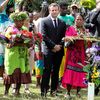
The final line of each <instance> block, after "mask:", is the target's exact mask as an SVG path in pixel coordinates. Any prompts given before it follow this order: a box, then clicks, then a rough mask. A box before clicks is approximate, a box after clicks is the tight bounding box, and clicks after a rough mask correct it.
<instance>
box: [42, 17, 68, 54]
mask: <svg viewBox="0 0 100 100" xmlns="http://www.w3.org/2000/svg"><path fill="white" fill-rule="evenodd" d="M57 19H58V18H57ZM65 31H66V24H65V23H64V22H63V21H62V20H60V19H58V28H57V31H56V30H55V28H54V25H53V22H52V19H51V17H50V16H48V17H45V18H43V19H42V21H41V33H42V34H43V41H44V42H45V44H46V46H47V48H48V50H49V51H51V49H53V48H54V46H55V45H56V44H61V45H63V42H62V38H63V37H64V36H65ZM59 52H62V54H64V50H63V47H62V49H61V50H60V51H59Z"/></svg>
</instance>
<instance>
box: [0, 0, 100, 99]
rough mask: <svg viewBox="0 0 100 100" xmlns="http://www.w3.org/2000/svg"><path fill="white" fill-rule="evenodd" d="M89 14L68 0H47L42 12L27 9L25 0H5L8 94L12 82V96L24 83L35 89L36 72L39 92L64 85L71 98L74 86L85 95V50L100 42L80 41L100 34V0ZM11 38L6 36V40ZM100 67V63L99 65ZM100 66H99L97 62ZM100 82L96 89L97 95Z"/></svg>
mask: <svg viewBox="0 0 100 100" xmlns="http://www.w3.org/2000/svg"><path fill="white" fill-rule="evenodd" d="M96 2H97V3H96V8H95V10H93V11H91V12H90V13H89V14H88V15H87V16H84V15H82V14H81V13H80V10H79V7H78V5H77V4H72V5H71V6H70V10H69V7H68V3H67V2H64V1H62V2H60V3H51V4H50V5H49V4H48V3H45V4H44V5H42V8H41V11H40V12H39V11H37V10H34V11H32V12H28V11H27V7H25V6H24V5H23V3H22V4H21V5H20V6H18V5H17V6H18V7H17V10H16V9H15V8H16V5H15V0H1V1H0V3H1V4H0V36H2V35H3V36H5V42H4V41H3V42H2V37H0V38H1V39H0V76H1V77H3V80H4V87H5V90H4V95H8V93H9V88H10V87H12V89H13V91H12V93H13V95H16V96H17V95H19V94H20V88H21V84H24V85H25V93H30V90H29V84H31V83H32V80H31V78H32V74H33V73H34V69H35V75H36V80H37V81H36V87H37V88H38V87H39V88H40V95H41V96H42V97H46V94H47V93H48V91H49V90H50V95H51V96H57V93H59V92H61V91H60V90H59V87H60V85H62V86H63V87H64V88H66V94H65V95H64V96H65V97H66V98H68V99H71V93H70V92H71V89H72V88H74V89H76V96H77V97H81V93H80V90H81V88H87V85H86V84H84V78H86V72H84V70H83V67H84V66H85V65H86V62H85V61H86V60H87V55H86V49H87V48H90V47H91V46H92V44H95V45H96V46H98V47H99V45H100V44H99V43H100V42H95V41H89V40H88V41H85V40H84V39H83V40H76V38H77V37H78V38H83V37H84V36H85V37H99V31H100V28H99V26H100V20H99V15H100V7H99V6H98V5H100V0H96ZM6 39H7V40H6ZM99 66H100V65H99ZM98 68H99V67H98ZM99 87H100V85H98V87H96V89H95V94H96V95H98V92H99Z"/></svg>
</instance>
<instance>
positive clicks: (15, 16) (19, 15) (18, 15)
mask: <svg viewBox="0 0 100 100" xmlns="http://www.w3.org/2000/svg"><path fill="white" fill-rule="evenodd" d="M27 18H28V15H27V13H26V12H14V13H12V14H11V15H10V19H11V20H13V21H16V20H17V21H20V20H25V19H27Z"/></svg>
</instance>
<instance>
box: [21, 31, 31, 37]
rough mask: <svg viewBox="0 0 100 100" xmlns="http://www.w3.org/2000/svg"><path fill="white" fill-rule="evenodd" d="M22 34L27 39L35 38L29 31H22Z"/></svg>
mask: <svg viewBox="0 0 100 100" xmlns="http://www.w3.org/2000/svg"><path fill="white" fill-rule="evenodd" d="M21 34H22V35H23V36H25V37H27V38H32V36H33V34H32V32H29V31H27V30H22V31H21Z"/></svg>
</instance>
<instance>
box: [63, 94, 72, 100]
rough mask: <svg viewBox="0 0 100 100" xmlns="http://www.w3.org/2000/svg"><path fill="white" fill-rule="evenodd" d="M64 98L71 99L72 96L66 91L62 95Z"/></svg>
mask: <svg viewBox="0 0 100 100" xmlns="http://www.w3.org/2000/svg"><path fill="white" fill-rule="evenodd" d="M64 98H66V99H67V100H71V99H72V97H71V96H70V94H67V93H66V94H65V95H64Z"/></svg>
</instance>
